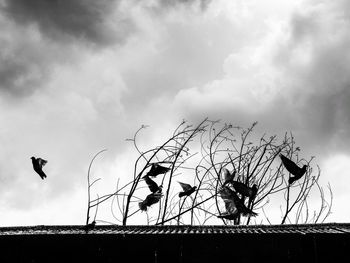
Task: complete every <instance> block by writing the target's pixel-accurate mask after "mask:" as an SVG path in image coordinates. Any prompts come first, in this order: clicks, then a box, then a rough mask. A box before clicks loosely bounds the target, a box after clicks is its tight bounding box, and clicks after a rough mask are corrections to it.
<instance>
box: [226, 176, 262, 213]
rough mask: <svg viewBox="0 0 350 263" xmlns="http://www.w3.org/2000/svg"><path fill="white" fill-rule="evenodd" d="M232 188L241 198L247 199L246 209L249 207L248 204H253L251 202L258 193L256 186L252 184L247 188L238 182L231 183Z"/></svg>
mask: <svg viewBox="0 0 350 263" xmlns="http://www.w3.org/2000/svg"><path fill="white" fill-rule="evenodd" d="M232 186H233V187H234V189H235V190H236V192H237V193H240V194H241V195H242V196H246V197H249V200H248V207H250V204H251V203H252V202H253V200H254V199H255V197H256V194H257V193H258V186H257V185H256V184H253V186H252V187H249V186H247V185H245V184H244V183H241V182H238V181H232Z"/></svg>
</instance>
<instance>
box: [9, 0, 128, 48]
mask: <svg viewBox="0 0 350 263" xmlns="http://www.w3.org/2000/svg"><path fill="white" fill-rule="evenodd" d="M118 2H119V1H112V0H100V1H94V0H74V1H59V0H53V1H47V0H33V1H26V0H8V1H6V3H5V6H4V7H3V12H4V13H5V14H7V16H8V17H9V18H11V19H14V20H15V21H16V22H17V23H20V24H28V23H35V24H37V25H38V26H39V28H40V31H41V32H43V33H44V34H45V35H47V36H49V37H50V38H52V39H54V40H56V41H63V40H67V39H68V40H71V39H75V40H76V39H79V40H86V41H89V42H92V43H95V44H98V45H103V46H104V45H109V44H113V43H116V42H117V43H118V42H123V41H124V40H125V39H126V36H127V35H128V34H129V33H130V31H132V23H131V21H130V20H129V19H127V18H126V17H123V15H122V13H118V17H113V18H112V17H111V14H112V13H113V12H114V11H116V8H117V5H118Z"/></svg>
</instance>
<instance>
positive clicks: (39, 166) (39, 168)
mask: <svg viewBox="0 0 350 263" xmlns="http://www.w3.org/2000/svg"><path fill="white" fill-rule="evenodd" d="M30 159H32V163H33V168H34V171H35V172H37V174H39V176H40V177H41V179H43V180H44V178H46V177H47V176H46V174H45V173H44V171H43V166H44V165H45V164H46V163H47V161H46V160H44V159H41V158H35V157H31V158H30Z"/></svg>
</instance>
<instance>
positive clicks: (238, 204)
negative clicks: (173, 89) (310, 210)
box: [31, 154, 307, 220]
mask: <svg viewBox="0 0 350 263" xmlns="http://www.w3.org/2000/svg"><path fill="white" fill-rule="evenodd" d="M280 158H281V161H282V164H283V165H284V167H285V168H286V170H287V171H288V172H289V173H290V174H291V175H293V176H290V177H289V180H288V183H289V184H290V185H291V184H293V183H294V182H295V181H297V180H299V179H300V178H301V177H302V176H303V175H304V174H305V173H306V170H307V165H304V166H303V167H301V168H300V167H299V166H298V165H297V164H296V163H294V162H293V161H292V160H290V159H289V158H287V157H285V156H284V155H282V154H280ZM31 159H32V164H33V169H34V171H35V172H36V173H37V174H39V176H40V178H41V179H45V178H46V177H47V176H46V174H45V173H44V171H43V166H45V164H46V163H47V161H46V160H44V159H42V158H35V157H31ZM168 171H170V168H168V167H164V166H161V165H160V164H158V163H152V164H151V169H150V170H149V171H148V173H147V174H146V175H145V176H143V177H142V178H143V179H144V181H145V182H146V184H147V186H148V188H149V190H150V191H151V193H150V194H149V195H147V197H146V198H145V200H143V201H142V202H139V208H140V210H141V211H147V208H148V207H150V206H152V205H154V204H156V203H158V202H159V200H160V199H161V198H162V196H163V193H162V185H158V184H157V183H156V182H155V181H154V180H152V179H151V177H152V178H155V177H157V176H158V175H160V174H165V173H167V172H168ZM222 171H223V173H222V176H221V177H222V178H221V182H220V183H221V187H220V190H219V191H218V193H219V195H220V197H221V198H222V200H223V201H224V203H225V208H226V211H225V212H223V213H221V214H220V215H218V216H217V217H218V218H224V219H228V220H236V219H237V218H238V217H239V215H243V216H256V215H257V213H255V212H253V211H252V210H251V208H250V207H251V204H252V202H253V201H254V199H255V197H256V195H257V193H258V186H257V184H253V186H251V187H250V186H248V185H246V184H244V183H243V182H239V181H237V180H235V177H236V170H234V171H233V172H230V171H229V170H228V169H227V168H223V169H222ZM178 183H179V184H180V186H181V188H182V190H183V191H181V192H179V198H182V197H187V196H190V195H191V194H193V193H194V192H195V191H196V190H197V186H191V185H190V184H186V183H183V182H178ZM245 198H248V205H247V206H246V205H245V204H244V199H245Z"/></svg>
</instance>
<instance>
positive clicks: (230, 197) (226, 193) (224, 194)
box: [219, 186, 258, 216]
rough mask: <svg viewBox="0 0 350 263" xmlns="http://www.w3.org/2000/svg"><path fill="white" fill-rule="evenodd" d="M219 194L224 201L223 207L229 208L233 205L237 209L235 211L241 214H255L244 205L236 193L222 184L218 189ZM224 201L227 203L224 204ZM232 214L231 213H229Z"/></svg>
mask: <svg viewBox="0 0 350 263" xmlns="http://www.w3.org/2000/svg"><path fill="white" fill-rule="evenodd" d="M219 194H220V196H221V198H222V199H223V200H224V202H225V207H226V209H227V207H228V206H229V207H230V209H232V207H233V206H234V207H235V208H236V209H237V212H236V213H239V214H242V215H243V216H256V215H258V214H257V213H255V212H253V211H252V210H250V209H249V208H248V207H246V206H245V205H244V202H243V201H242V200H241V199H240V198H239V197H238V195H237V194H236V193H235V192H234V191H232V190H231V189H230V188H229V187H227V186H224V187H223V188H221V189H220V191H219ZM226 203H229V204H227V205H226ZM231 214H232V213H231Z"/></svg>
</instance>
